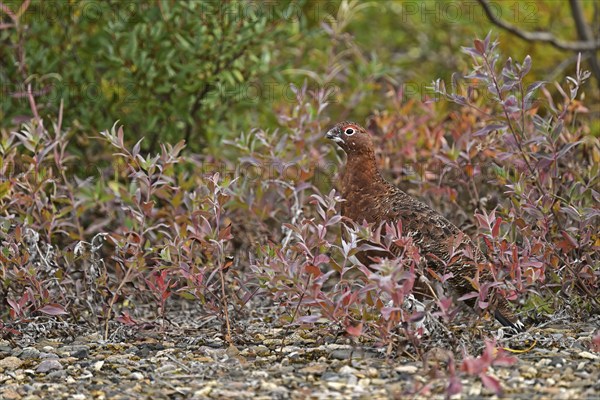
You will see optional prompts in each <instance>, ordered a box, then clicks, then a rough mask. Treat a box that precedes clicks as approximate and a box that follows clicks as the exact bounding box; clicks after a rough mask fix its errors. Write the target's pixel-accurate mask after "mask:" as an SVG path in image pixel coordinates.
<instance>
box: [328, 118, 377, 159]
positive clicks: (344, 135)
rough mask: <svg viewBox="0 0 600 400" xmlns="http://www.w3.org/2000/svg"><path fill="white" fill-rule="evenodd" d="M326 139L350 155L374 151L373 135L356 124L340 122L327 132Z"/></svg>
mask: <svg viewBox="0 0 600 400" xmlns="http://www.w3.org/2000/svg"><path fill="white" fill-rule="evenodd" d="M325 137H326V138H327V139H330V140H333V141H334V142H335V143H337V145H338V146H340V147H341V148H342V150H344V152H346V154H348V155H350V154H360V153H367V152H372V151H373V142H372V140H371V135H370V134H369V132H367V130H366V129H365V128H363V127H362V126H360V125H358V124H357V123H355V122H349V121H344V122H340V123H338V124H336V125H335V126H334V127H333V128H331V129H330V130H329V131H327V133H326V134H325Z"/></svg>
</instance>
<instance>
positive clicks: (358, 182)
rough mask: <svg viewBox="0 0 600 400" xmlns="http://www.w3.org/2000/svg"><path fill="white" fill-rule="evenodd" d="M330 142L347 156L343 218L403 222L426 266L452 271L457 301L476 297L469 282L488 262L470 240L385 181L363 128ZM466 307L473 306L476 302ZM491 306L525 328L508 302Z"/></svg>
mask: <svg viewBox="0 0 600 400" xmlns="http://www.w3.org/2000/svg"><path fill="white" fill-rule="evenodd" d="M326 137H327V138H328V139H331V140H333V141H334V142H336V143H337V145H338V146H340V147H341V148H342V150H344V152H345V153H346V155H347V160H346V166H345V168H344V170H343V172H342V174H341V188H340V189H341V192H342V197H343V198H344V200H345V201H344V202H343V203H342V215H343V216H345V217H348V218H350V219H352V220H353V221H355V222H357V223H362V222H363V221H367V222H368V223H373V224H375V225H378V224H380V223H382V222H397V221H398V220H401V221H402V229H403V234H405V235H409V236H412V238H413V240H414V243H415V244H416V245H417V246H418V247H419V249H420V252H421V255H422V256H424V257H425V259H426V262H427V264H428V266H429V267H431V268H433V269H434V270H436V271H437V272H438V273H440V274H441V273H448V272H452V274H453V277H452V278H450V279H449V283H450V285H451V286H452V288H453V289H454V290H455V291H456V293H457V294H458V295H459V296H462V295H464V294H467V293H470V292H473V291H474V288H473V286H472V285H471V283H470V282H469V281H468V280H467V279H466V278H473V277H474V276H475V275H476V272H477V269H478V268H477V264H478V263H479V264H481V263H488V261H487V259H486V258H485V255H484V254H483V253H481V251H480V250H479V249H478V248H477V246H475V244H474V243H473V242H472V241H471V239H470V238H469V237H468V236H467V235H465V234H464V233H463V232H462V231H461V230H460V229H458V228H457V227H456V226H455V225H454V224H452V223H451V222H450V221H448V220H447V219H446V218H444V217H443V216H442V215H441V214H439V213H438V212H436V211H434V210H433V209H432V208H431V207H429V206H428V205H426V204H424V203H422V202H420V201H419V200H417V199H415V198H414V197H411V196H409V195H408V194H406V193H404V192H403V191H402V190H400V189H398V188H397V187H395V186H394V185H392V184H390V183H389V182H387V181H386V180H385V179H383V177H382V176H381V173H380V172H379V169H378V168H377V163H376V159H375V152H374V148H373V143H372V140H371V136H370V134H369V133H368V132H367V131H366V130H365V129H364V128H362V127H361V126H360V125H358V124H356V123H353V122H340V123H339V124H337V125H336V126H335V127H333V128H332V129H331V130H329V131H328V132H327V135H326ZM465 249H466V250H470V254H473V257H467V256H466V255H465V254H464V253H469V252H463V250H465ZM453 250H454V251H453ZM453 254H454V256H452V255H453ZM374 255H380V254H374V253H371V254H359V260H360V261H361V262H362V263H363V264H369V263H370V262H372V261H371V260H372V257H373V256H374ZM440 260H441V261H440ZM479 280H480V282H485V281H490V280H491V274H490V272H489V269H487V268H486V269H484V270H483V271H482V272H481V273H480V276H479ZM467 303H468V304H469V305H470V306H474V305H475V301H474V300H473V299H471V300H470V301H467ZM493 304H494V306H493V308H494V316H495V317H496V319H497V320H498V321H499V322H500V323H502V324H503V325H505V326H509V327H512V328H514V329H516V330H521V328H522V324H521V323H520V322H519V321H518V320H517V318H516V317H515V316H514V314H513V313H512V312H511V310H510V308H509V307H508V303H507V301H506V299H504V298H496V299H494V302H493Z"/></svg>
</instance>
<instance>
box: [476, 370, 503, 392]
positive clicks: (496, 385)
mask: <svg viewBox="0 0 600 400" xmlns="http://www.w3.org/2000/svg"><path fill="white" fill-rule="evenodd" d="M479 377H480V378H481V382H483V384H484V385H485V387H486V388H488V389H490V390H492V391H493V392H494V393H496V395H497V396H502V386H500V382H499V381H498V379H496V378H494V377H493V376H489V375H486V374H481V375H479Z"/></svg>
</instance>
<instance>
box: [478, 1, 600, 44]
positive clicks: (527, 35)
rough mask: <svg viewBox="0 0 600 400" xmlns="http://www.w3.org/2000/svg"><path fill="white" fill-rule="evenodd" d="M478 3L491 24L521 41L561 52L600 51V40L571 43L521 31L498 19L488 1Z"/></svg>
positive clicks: (551, 35)
mask: <svg viewBox="0 0 600 400" xmlns="http://www.w3.org/2000/svg"><path fill="white" fill-rule="evenodd" d="M477 1H478V2H479V4H481V7H483V11H484V12H485V15H486V16H487V17H488V19H489V20H490V22H491V23H493V24H494V25H496V26H498V27H500V28H502V29H504V30H506V31H508V32H510V33H512V34H513V35H515V36H518V37H520V38H521V39H524V40H527V41H529V42H542V43H549V44H551V45H552V46H554V47H556V48H557V49H560V50H568V51H593V50H598V49H600V40H586V41H574V42H570V41H566V40H562V39H558V38H557V37H555V36H554V35H553V34H551V33H548V32H528V31H524V30H521V29H519V28H518V27H517V26H515V25H513V24H511V23H509V22H506V21H504V20H502V19H500V18H498V17H496V15H495V14H494V12H493V10H492V7H491V6H490V3H489V2H488V1H487V0H477Z"/></svg>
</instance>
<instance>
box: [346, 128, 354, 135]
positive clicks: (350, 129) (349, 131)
mask: <svg viewBox="0 0 600 400" xmlns="http://www.w3.org/2000/svg"><path fill="white" fill-rule="evenodd" d="M344 133H345V134H346V135H348V136H350V135H354V129H352V128H346V130H345V131H344Z"/></svg>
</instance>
